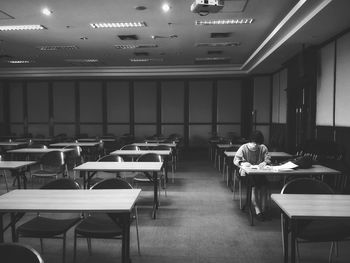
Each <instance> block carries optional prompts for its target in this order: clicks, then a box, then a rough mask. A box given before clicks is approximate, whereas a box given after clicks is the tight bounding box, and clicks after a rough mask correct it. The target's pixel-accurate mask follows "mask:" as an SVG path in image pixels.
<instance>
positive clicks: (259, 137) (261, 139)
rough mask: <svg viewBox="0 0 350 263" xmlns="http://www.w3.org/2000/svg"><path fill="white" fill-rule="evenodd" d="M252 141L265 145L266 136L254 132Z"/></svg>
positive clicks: (259, 132)
mask: <svg viewBox="0 0 350 263" xmlns="http://www.w3.org/2000/svg"><path fill="white" fill-rule="evenodd" d="M250 141H251V142H255V143H257V144H263V143H264V135H263V134H262V132H261V131H252V133H251V134H250Z"/></svg>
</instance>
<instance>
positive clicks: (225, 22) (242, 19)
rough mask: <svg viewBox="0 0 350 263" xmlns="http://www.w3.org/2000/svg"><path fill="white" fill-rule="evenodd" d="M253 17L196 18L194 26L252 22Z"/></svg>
mask: <svg viewBox="0 0 350 263" xmlns="http://www.w3.org/2000/svg"><path fill="white" fill-rule="evenodd" d="M253 21H254V19H253V18H236V19H225V20H204V21H199V20H196V22H195V25H196V26H201V25H204V26H213V25H242V24H251V23H253Z"/></svg>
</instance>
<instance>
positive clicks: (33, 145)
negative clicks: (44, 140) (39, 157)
mask: <svg viewBox="0 0 350 263" xmlns="http://www.w3.org/2000/svg"><path fill="white" fill-rule="evenodd" d="M28 148H36V149H47V146H46V145H45V144H40V143H32V144H29V145H28Z"/></svg>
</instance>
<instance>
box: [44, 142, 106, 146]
mask: <svg viewBox="0 0 350 263" xmlns="http://www.w3.org/2000/svg"><path fill="white" fill-rule="evenodd" d="M100 143H101V142H99V141H98V142H97V141H94V142H58V143H52V144H50V147H67V146H80V147H96V146H98V145H99V144H100Z"/></svg>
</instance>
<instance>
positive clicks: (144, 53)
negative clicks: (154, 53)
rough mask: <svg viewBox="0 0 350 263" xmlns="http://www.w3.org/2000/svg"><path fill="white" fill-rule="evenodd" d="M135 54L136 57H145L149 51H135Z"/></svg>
mask: <svg viewBox="0 0 350 263" xmlns="http://www.w3.org/2000/svg"><path fill="white" fill-rule="evenodd" d="M134 55H135V56H136V57H145V56H148V55H149V53H148V52H134Z"/></svg>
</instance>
